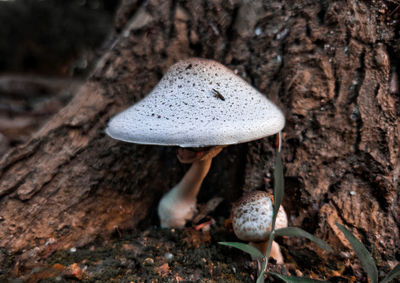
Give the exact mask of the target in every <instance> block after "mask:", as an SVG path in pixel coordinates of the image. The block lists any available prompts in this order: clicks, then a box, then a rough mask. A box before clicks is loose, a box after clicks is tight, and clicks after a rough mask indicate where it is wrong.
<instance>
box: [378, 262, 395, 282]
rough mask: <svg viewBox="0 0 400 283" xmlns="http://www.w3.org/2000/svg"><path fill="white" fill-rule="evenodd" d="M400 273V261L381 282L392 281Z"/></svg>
mask: <svg viewBox="0 0 400 283" xmlns="http://www.w3.org/2000/svg"><path fill="white" fill-rule="evenodd" d="M399 275H400V263H399V264H398V265H396V267H395V268H393V269H392V270H391V271H390V272H389V273H388V274H387V275H386V277H385V279H383V280H382V281H381V283H388V282H390V281H392V280H393V279H395V278H396V277H397V276H399Z"/></svg>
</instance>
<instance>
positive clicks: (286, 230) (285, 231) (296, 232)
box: [275, 227, 333, 252]
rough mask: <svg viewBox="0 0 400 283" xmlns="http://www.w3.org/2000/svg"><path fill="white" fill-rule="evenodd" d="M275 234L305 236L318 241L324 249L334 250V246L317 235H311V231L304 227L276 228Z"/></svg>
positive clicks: (315, 241)
mask: <svg viewBox="0 0 400 283" xmlns="http://www.w3.org/2000/svg"><path fill="white" fill-rule="evenodd" d="M275 235H279V236H289V237H293V236H294V237H303V238H306V239H309V240H310V241H313V242H314V243H316V244H317V245H318V246H320V247H321V248H323V249H324V250H327V251H330V252H333V250H332V248H331V247H330V246H329V245H328V244H327V243H326V242H324V241H323V240H321V239H319V238H317V237H315V236H314V235H311V234H310V233H308V232H306V231H304V230H303V229H300V228H298V227H286V228H282V229H278V230H275Z"/></svg>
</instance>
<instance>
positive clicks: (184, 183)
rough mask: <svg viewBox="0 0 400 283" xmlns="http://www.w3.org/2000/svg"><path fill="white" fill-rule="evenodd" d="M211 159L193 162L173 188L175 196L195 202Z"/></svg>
mask: <svg viewBox="0 0 400 283" xmlns="http://www.w3.org/2000/svg"><path fill="white" fill-rule="evenodd" d="M211 162H212V158H208V159H205V160H197V161H195V162H193V164H192V166H190V169H189V170H188V171H187V172H186V174H185V176H183V178H182V180H181V181H180V182H179V184H177V185H176V186H175V188H174V189H176V191H177V196H178V197H180V198H182V199H187V200H189V199H194V200H196V198H197V194H198V193H199V191H200V187H201V184H202V183H203V180H204V178H205V177H206V175H207V173H208V171H209V170H210V167H211Z"/></svg>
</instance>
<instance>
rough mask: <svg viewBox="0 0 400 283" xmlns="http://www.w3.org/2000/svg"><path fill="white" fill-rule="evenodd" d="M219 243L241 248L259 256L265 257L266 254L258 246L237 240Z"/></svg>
mask: <svg viewBox="0 0 400 283" xmlns="http://www.w3.org/2000/svg"><path fill="white" fill-rule="evenodd" d="M218 244H220V245H223V246H228V247H233V248H236V249H239V250H241V251H244V252H245V253H248V254H250V255H252V256H254V257H257V258H258V257H264V255H263V254H262V253H261V252H260V251H259V250H258V249H257V248H255V247H253V246H250V245H248V244H243V243H237V242H218Z"/></svg>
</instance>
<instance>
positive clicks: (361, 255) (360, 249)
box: [336, 223, 378, 283]
mask: <svg viewBox="0 0 400 283" xmlns="http://www.w3.org/2000/svg"><path fill="white" fill-rule="evenodd" d="M336 226H337V227H338V228H339V229H340V231H342V232H343V234H344V236H345V237H346V239H347V240H348V241H349V243H350V245H351V247H352V248H353V250H354V252H355V253H356V255H357V257H358V259H359V260H360V261H361V264H362V266H363V267H364V270H365V271H366V272H367V273H368V277H369V279H370V280H371V283H378V269H377V268H376V265H375V262H374V259H373V258H372V256H371V254H370V253H369V252H368V250H367V249H366V248H365V247H364V245H363V244H362V243H361V242H360V241H359V240H358V239H357V238H356V237H354V235H353V234H352V233H351V232H350V231H349V230H347V229H346V228H345V227H344V226H343V225H340V224H339V223H336Z"/></svg>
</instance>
